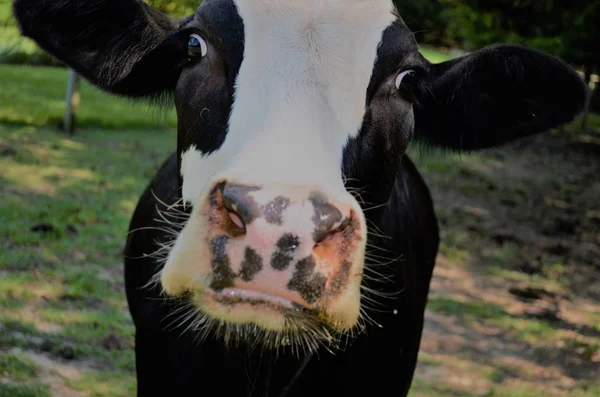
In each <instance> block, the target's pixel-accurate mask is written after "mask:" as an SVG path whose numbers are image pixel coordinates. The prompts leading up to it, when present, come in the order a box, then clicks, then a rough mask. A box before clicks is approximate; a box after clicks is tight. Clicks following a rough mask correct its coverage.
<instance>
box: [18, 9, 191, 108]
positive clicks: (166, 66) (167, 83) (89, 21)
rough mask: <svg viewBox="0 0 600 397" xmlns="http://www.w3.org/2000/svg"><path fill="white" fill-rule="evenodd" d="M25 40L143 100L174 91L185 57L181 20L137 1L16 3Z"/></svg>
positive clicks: (108, 85) (109, 87) (113, 90)
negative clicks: (35, 43) (30, 40)
mask: <svg viewBox="0 0 600 397" xmlns="http://www.w3.org/2000/svg"><path fill="white" fill-rule="evenodd" d="M13 6H14V7H13V10H14V15H15V18H16V20H17V22H18V25H19V27H20V30H21V32H22V34H23V35H24V36H27V37H30V38H31V39H33V40H34V41H36V42H37V43H38V44H39V45H40V47H41V48H43V49H44V50H46V51H47V52H49V53H50V54H52V55H54V56H55V57H56V58H58V59H59V60H61V61H62V62H64V63H65V64H66V65H68V66H69V67H71V68H73V69H74V70H75V71H77V72H78V73H80V74H81V75H82V76H83V77H85V78H86V79H87V80H89V81H90V82H91V83H93V84H95V85H96V86H98V87H99V88H101V89H103V90H105V91H108V92H110V93H113V94H119V95H123V96H129V97H144V96H151V95H154V94H160V93H164V92H165V91H168V90H172V89H173V88H174V87H175V84H176V82H177V79H178V76H179V73H180V71H181V68H182V65H183V64H184V63H185V61H186V59H187V39H186V37H178V36H182V32H177V29H178V28H179V26H180V22H179V21H178V20H175V19H173V18H170V17H168V16H166V15H164V14H162V13H160V12H158V11H156V10H154V9H152V8H150V7H149V6H147V5H146V4H145V3H143V2H142V1H138V0H85V1H82V0H15V1H14V3H13Z"/></svg>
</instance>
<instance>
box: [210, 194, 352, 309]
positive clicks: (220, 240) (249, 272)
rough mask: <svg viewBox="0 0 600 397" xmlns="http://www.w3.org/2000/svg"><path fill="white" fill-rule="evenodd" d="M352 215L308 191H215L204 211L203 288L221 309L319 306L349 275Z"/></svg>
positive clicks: (338, 204)
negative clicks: (206, 254)
mask: <svg viewBox="0 0 600 397" xmlns="http://www.w3.org/2000/svg"><path fill="white" fill-rule="evenodd" d="M357 211H360V208H357V206H356V204H355V203H353V202H351V201H349V203H347V204H345V203H342V202H340V201H335V200H333V199H331V198H329V197H328V196H327V195H326V194H325V193H323V192H320V191H316V190H307V189H303V188H281V187H278V188H275V187H273V188H263V187H260V186H245V185H240V184H232V183H227V182H222V183H219V184H217V185H216V186H215V187H214V188H213V190H212V191H211V194H210V195H209V197H208V201H207V203H206V208H205V211H204V216H206V221H207V225H208V233H207V238H208V241H207V243H208V246H209V250H210V265H211V274H210V277H209V283H208V285H209V287H210V288H211V289H212V291H213V292H214V293H215V294H216V295H217V296H218V299H219V301H221V302H222V303H228V304H234V303H236V302H245V303H247V302H251V303H252V302H257V303H268V304H272V305H273V304H274V305H277V306H284V307H285V306H288V307H293V306H297V305H299V306H301V307H303V308H308V309H318V308H323V307H325V306H326V305H328V304H329V302H331V301H332V300H335V299H336V298H337V297H339V296H341V295H343V294H344V292H345V290H346V289H347V288H348V285H349V283H351V281H352V280H351V278H352V277H353V275H356V272H354V271H353V270H355V269H353V268H354V267H355V266H357V265H356V263H355V255H354V254H355V253H356V252H357V251H360V250H361V249H362V248H361V242H362V239H363V232H362V230H361V223H360V219H359V217H358V215H357ZM360 265H361V266H362V263H361V264H360ZM359 273H360V274H361V273H362V272H359Z"/></svg>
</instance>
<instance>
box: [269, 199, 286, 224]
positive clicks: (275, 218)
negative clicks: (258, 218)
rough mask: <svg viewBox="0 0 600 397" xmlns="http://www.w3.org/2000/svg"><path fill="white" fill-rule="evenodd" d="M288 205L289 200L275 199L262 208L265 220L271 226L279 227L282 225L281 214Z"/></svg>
mask: <svg viewBox="0 0 600 397" xmlns="http://www.w3.org/2000/svg"><path fill="white" fill-rule="evenodd" d="M289 205H290V199H289V198H287V197H283V196H278V197H275V199H274V200H272V201H270V202H268V203H267V204H266V205H265V206H263V207H262V210H263V214H264V216H265V220H266V221H267V222H268V223H270V224H272V225H281V224H282V223H283V219H282V218H283V212H284V211H285V210H286V208H287V207H288V206H289Z"/></svg>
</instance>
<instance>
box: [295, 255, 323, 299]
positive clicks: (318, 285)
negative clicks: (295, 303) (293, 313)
mask: <svg viewBox="0 0 600 397" xmlns="http://www.w3.org/2000/svg"><path fill="white" fill-rule="evenodd" d="M316 266H317V264H316V263H315V260H314V259H313V258H312V257H308V258H305V259H302V260H301V261H299V262H298V263H297V264H296V269H295V270H294V275H293V276H292V279H291V280H290V282H289V283H288V285H287V287H288V289H289V290H290V291H296V292H298V293H299V294H300V296H301V297H302V299H304V300H305V301H306V302H307V303H309V304H312V303H315V302H316V301H317V300H319V298H321V297H322V296H323V292H324V290H325V283H326V282H327V279H326V278H325V276H323V275H322V274H320V273H315V267H316Z"/></svg>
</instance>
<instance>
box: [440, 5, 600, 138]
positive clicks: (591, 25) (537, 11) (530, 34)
mask: <svg viewBox="0 0 600 397" xmlns="http://www.w3.org/2000/svg"><path fill="white" fill-rule="evenodd" d="M440 1H442V2H443V3H444V4H445V6H446V7H445V8H444V10H443V14H444V18H445V19H447V20H448V21H450V22H449V23H448V27H447V33H448V34H449V35H450V36H451V37H453V38H454V39H455V40H456V41H458V42H460V43H461V44H462V46H463V47H464V48H465V49H467V50H475V49H478V48H481V47H484V46H487V45H490V44H493V43H496V42H509V43H515V44H521V45H526V46H529V47H533V48H537V49H538V50H540V51H544V52H548V53H551V54H554V55H556V56H559V57H561V58H562V59H564V60H565V61H566V62H569V63H571V64H572V65H573V66H575V67H577V68H580V69H581V70H582V71H583V72H584V75H585V79H586V81H587V82H588V83H590V81H591V76H592V74H593V73H594V72H596V73H600V51H599V48H600V47H599V44H598V43H600V29H599V28H598V27H599V26H600V0H591V1H590V0H570V1H569V2H563V1H561V2H559V1H555V0H440ZM549 83H550V82H549ZM594 97H595V98H596V101H597V97H598V85H596V89H595V95H594ZM598 102H600V101H598ZM592 103H594V102H592ZM596 106H598V105H596ZM594 109H595V108H594ZM586 120H587V115H586V116H584V119H583V127H584V128H585V122H586Z"/></svg>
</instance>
